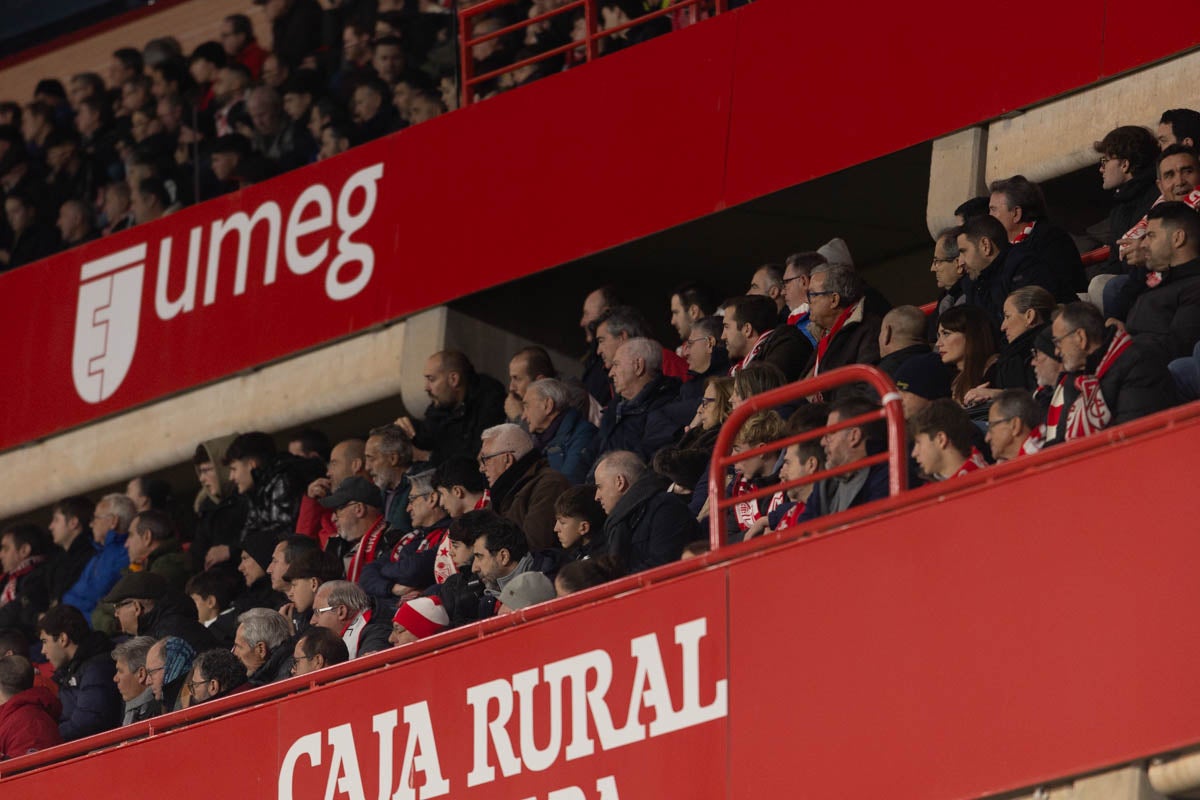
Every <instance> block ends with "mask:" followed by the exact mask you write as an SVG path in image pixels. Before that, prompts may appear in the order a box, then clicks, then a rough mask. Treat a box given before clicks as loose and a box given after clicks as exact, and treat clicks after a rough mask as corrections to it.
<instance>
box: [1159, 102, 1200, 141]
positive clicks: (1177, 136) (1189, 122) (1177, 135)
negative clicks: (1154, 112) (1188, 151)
mask: <svg viewBox="0 0 1200 800" xmlns="http://www.w3.org/2000/svg"><path fill="white" fill-rule="evenodd" d="M1155 139H1156V140H1157V141H1158V144H1159V147H1160V148H1161V149H1163V150H1166V149H1167V148H1168V147H1170V146H1171V145H1173V144H1178V145H1182V146H1184V147H1190V148H1192V149H1193V150H1194V149H1196V147H1198V146H1200V112H1198V111H1193V110H1192V109H1190V108H1172V109H1168V110H1167V111H1164V112H1163V113H1162V116H1161V117H1159V119H1158V128H1157V133H1156V135H1155Z"/></svg>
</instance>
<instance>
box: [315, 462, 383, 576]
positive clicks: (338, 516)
mask: <svg viewBox="0 0 1200 800" xmlns="http://www.w3.org/2000/svg"><path fill="white" fill-rule="evenodd" d="M321 505H322V506H324V507H325V508H328V509H331V510H332V511H333V521H334V524H336V525H337V531H338V538H337V540H333V539H331V540H330V543H329V544H330V549H329V551H330V552H333V553H334V554H335V555H339V556H341V558H342V561H343V566H344V567H345V570H346V580H348V581H351V582H355V583H356V582H358V579H359V578H360V577H362V572H363V568H364V567H366V565H367V564H370V563H371V562H372V561H374V560H375V559H376V558H377V557H379V556H380V555H381V554H383V553H386V552H387V544H386V542H385V534H386V533H387V531H388V524H387V519H386V518H384V516H383V498H382V496H381V495H380V492H379V488H378V487H377V486H375V484H373V483H371V482H370V481H368V480H366V479H365V478H358V477H351V478H347V479H346V480H344V481H342V485H341V486H339V487H338V488H337V491H336V492H334V493H333V494H331V495H329V496H328V497H323V498H321ZM335 541H336V543H337V547H334V544H335Z"/></svg>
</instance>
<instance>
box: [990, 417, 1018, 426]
mask: <svg viewBox="0 0 1200 800" xmlns="http://www.w3.org/2000/svg"><path fill="white" fill-rule="evenodd" d="M1014 419H1016V417H1005V418H1004V419H989V420H988V426H989V427H990V426H992V425H1003V424H1004V423H1005V422H1012V421H1013V420H1014Z"/></svg>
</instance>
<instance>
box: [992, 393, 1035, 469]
mask: <svg viewBox="0 0 1200 800" xmlns="http://www.w3.org/2000/svg"><path fill="white" fill-rule="evenodd" d="M1044 416H1045V415H1044V414H1043V413H1042V412H1041V409H1039V408H1038V405H1037V403H1036V402H1035V401H1034V399H1033V395H1031V394H1030V393H1029V392H1026V391H1022V390H1021V389H1005V390H1004V391H1002V392H1000V394H998V395H996V399H995V400H994V401H993V402H992V407H991V408H990V409H989V410H988V427H987V443H988V446H989V447H990V448H991V450H992V457H993V458H995V459H996V462H997V463H1000V462H1003V461H1011V460H1013V459H1014V458H1016V457H1017V456H1023V455H1032V454H1033V453H1036V452H1037V451H1038V450H1040V449H1041V443H1042V437H1041V434H1040V432H1039V431H1038V427H1039V426H1040V424H1041V421H1042V419H1043V417H1044Z"/></svg>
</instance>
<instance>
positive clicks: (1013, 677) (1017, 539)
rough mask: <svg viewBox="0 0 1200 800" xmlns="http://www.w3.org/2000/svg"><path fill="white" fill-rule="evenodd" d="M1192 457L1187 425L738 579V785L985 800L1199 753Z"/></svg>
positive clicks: (800, 551) (824, 542)
mask: <svg viewBox="0 0 1200 800" xmlns="http://www.w3.org/2000/svg"><path fill="white" fill-rule="evenodd" d="M1197 446H1200V425H1196V424H1194V423H1193V424H1191V425H1189V426H1188V427H1187V428H1185V429H1182V430H1177V431H1174V432H1173V433H1171V434H1169V435H1168V434H1162V435H1159V436H1158V437H1157V438H1154V439H1153V440H1151V441H1147V442H1145V443H1139V444H1137V445H1134V446H1130V445H1128V444H1126V445H1122V446H1117V447H1113V448H1108V449H1106V450H1103V451H1101V452H1100V453H1099V454H1097V455H1093V456H1089V457H1085V458H1083V459H1080V460H1077V461H1076V462H1075V463H1074V464H1071V465H1069V466H1067V465H1055V466H1053V467H1050V468H1041V469H1038V470H1037V471H1036V472H1034V473H1026V474H1023V475H1020V476H1017V477H1014V478H1011V479H1008V480H1006V481H1003V482H1001V483H1000V484H997V485H994V486H990V487H989V486H983V487H980V488H978V489H976V490H974V491H971V492H969V493H968V494H966V495H965V496H962V497H961V498H959V497H956V498H954V499H953V500H951V501H949V502H946V503H944V504H941V505H933V506H928V505H927V506H924V507H921V508H910V509H908V510H905V511H902V512H900V513H897V514H895V515H893V516H890V517H889V518H887V519H881V520H878V521H874V522H869V523H866V524H863V525H860V526H858V527H857V528H855V529H853V530H851V531H849V532H846V533H839V534H833V535H830V536H828V537H826V538H822V539H816V540H811V541H808V542H804V543H801V544H798V545H795V546H792V547H790V548H789V549H787V550H786V551H784V552H779V553H777V554H775V555H773V556H772V557H771V558H770V559H769V560H764V559H759V560H757V561H749V562H746V563H743V564H738V565H735V566H734V567H733V568H732V569H731V570H730V599H731V607H730V627H731V630H733V631H735V632H737V633H735V635H734V637H733V639H732V642H731V643H732V649H731V659H732V660H731V666H730V685H731V687H733V703H732V707H731V711H732V726H733V729H734V731H735V733H738V734H742V735H736V736H735V737H734V738H733V740H732V766H731V769H732V775H731V780H732V783H733V785H736V786H740V787H742V790H743V792H744V794H743V796H746V797H760V796H771V795H772V794H777V793H779V792H781V791H782V792H785V793H791V794H795V795H797V796H806V797H884V796H886V797H890V798H897V799H900V798H959V797H977V796H983V795H987V794H992V793H999V792H1002V791H1008V790H1014V789H1018V788H1021V787H1025V786H1030V785H1034V784H1036V783H1039V782H1042V781H1044V780H1048V779H1054V778H1061V777H1063V776H1067V775H1071V774H1079V773H1081V772H1085V771H1088V770H1091V769H1095V768H1100V767H1104V766H1108V765H1112V764H1117V763H1120V762H1122V761H1126V760H1132V759H1136V758H1138V757H1143V756H1146V755H1149V754H1152V753H1155V752H1162V751H1165V750H1168V749H1171V748H1173V747H1176V746H1178V745H1180V744H1182V743H1185V742H1192V741H1196V740H1198V739H1200V721H1197V719H1196V717H1195V715H1194V714H1193V713H1192V709H1194V708H1195V707H1196V704H1197V702H1200V688H1198V687H1197V685H1196V681H1195V675H1194V672H1195V670H1194V664H1195V663H1196V661H1197V659H1198V658H1200V635H1198V633H1200V630H1198V628H1200V624H1198V623H1197V619H1196V615H1195V609H1196V608H1197V607H1198V604H1200V585H1197V583H1196V581H1195V577H1194V572H1195V569H1194V565H1195V563H1196V561H1197V559H1200V540H1198V539H1197V538H1196V530H1195V525H1194V524H1193V523H1192V521H1191V518H1190V516H1188V517H1186V518H1181V517H1180V511H1181V506H1180V503H1182V502H1183V499H1184V498H1187V497H1190V496H1192V494H1193V493H1194V492H1193V484H1194V482H1195V471H1194V470H1192V469H1177V468H1174V467H1176V466H1182V465H1181V464H1180V462H1179V461H1178V460H1177V458H1176V457H1175V454H1176V453H1179V452H1193V451H1194V448H1196V447H1197ZM926 496H928V495H926ZM1000 509H1003V510H1004V513H997V512H998V510H1000ZM769 576H775V578H776V579H775V580H766V578H767V577H769ZM764 609H776V610H783V611H782V613H784V615H785V616H784V618H782V619H781V620H778V621H776V622H773V623H771V624H767V623H766V622H765V621H764ZM747 685H752V686H755V687H769V689H768V690H763V691H749V692H748V691H745V690H744V687H746V686H747ZM784 697H786V698H787V701H786V702H782V701H781V700H782V698H784ZM747 720H751V721H753V722H752V724H748V723H747ZM748 728H751V729H753V730H754V731H761V735H760V734H757V733H752V734H750V735H746V732H747V730H748ZM784 732H787V735H786V736H784V735H782V734H783V733H784ZM763 764H787V768H786V769H772V770H764V769H762V765H763Z"/></svg>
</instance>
